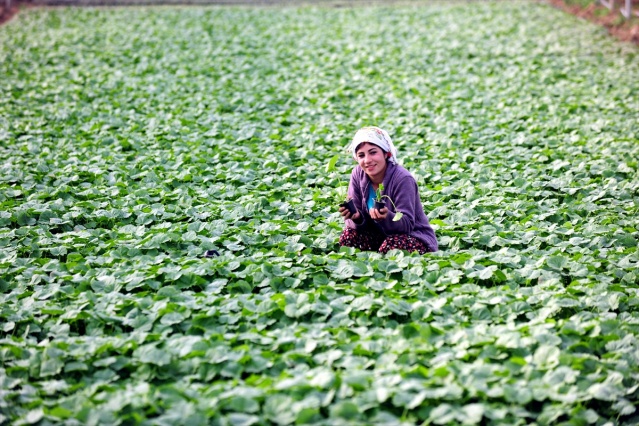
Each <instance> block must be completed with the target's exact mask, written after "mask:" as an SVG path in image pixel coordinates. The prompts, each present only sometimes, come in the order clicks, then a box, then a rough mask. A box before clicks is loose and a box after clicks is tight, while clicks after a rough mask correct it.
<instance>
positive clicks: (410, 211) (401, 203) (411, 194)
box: [378, 176, 419, 235]
mask: <svg viewBox="0 0 639 426" xmlns="http://www.w3.org/2000/svg"><path fill="white" fill-rule="evenodd" d="M394 189H395V190H394V191H392V193H389V194H387V195H388V196H389V197H390V199H391V200H393V203H395V209H393V205H392V203H391V202H389V201H388V199H386V206H387V207H388V216H386V219H385V220H383V221H381V222H378V225H379V226H380V228H382V231H384V233H385V234H386V235H393V234H410V233H411V232H412V231H413V228H414V226H415V217H416V214H417V212H416V208H417V200H419V194H418V192H417V191H418V189H417V182H415V179H413V177H412V176H407V177H405V178H403V179H402V180H401V181H399V182H398V184H397V185H396V187H395V188H394ZM397 211H400V212H402V218H401V219H399V220H398V221H397V222H393V219H394V218H395V215H396V212H397Z"/></svg>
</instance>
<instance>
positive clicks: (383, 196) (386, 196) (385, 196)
mask: <svg viewBox="0 0 639 426" xmlns="http://www.w3.org/2000/svg"><path fill="white" fill-rule="evenodd" d="M382 198H388V201H390V202H391V204H392V205H393V208H394V209H395V211H396V212H399V210H397V207H396V206H395V203H393V200H391V197H389V196H388V195H382ZM379 201H382V200H381V199H380V200H379Z"/></svg>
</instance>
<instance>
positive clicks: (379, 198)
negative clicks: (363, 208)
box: [373, 183, 404, 222]
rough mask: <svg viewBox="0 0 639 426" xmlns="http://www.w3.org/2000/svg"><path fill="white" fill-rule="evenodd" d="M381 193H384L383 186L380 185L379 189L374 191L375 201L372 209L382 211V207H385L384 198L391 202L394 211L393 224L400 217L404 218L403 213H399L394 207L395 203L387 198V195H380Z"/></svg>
mask: <svg viewBox="0 0 639 426" xmlns="http://www.w3.org/2000/svg"><path fill="white" fill-rule="evenodd" d="M383 191H384V184H383V183H380V184H379V187H378V188H377V190H376V191H375V199H374V201H375V205H374V206H373V207H374V208H376V209H377V210H381V209H383V208H384V207H386V203H385V202H384V198H388V201H390V202H391V204H392V205H393V208H394V209H395V217H394V218H393V222H397V221H398V220H400V219H401V218H402V216H404V213H402V212H401V211H399V209H398V208H397V207H396V206H395V203H394V202H393V200H392V199H391V197H389V196H388V195H382V192H383Z"/></svg>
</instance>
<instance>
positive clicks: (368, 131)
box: [348, 126, 397, 164]
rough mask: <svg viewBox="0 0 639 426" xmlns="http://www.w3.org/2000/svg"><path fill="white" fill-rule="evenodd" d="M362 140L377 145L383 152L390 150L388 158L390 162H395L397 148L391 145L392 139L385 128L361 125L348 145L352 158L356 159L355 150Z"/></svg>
mask: <svg viewBox="0 0 639 426" xmlns="http://www.w3.org/2000/svg"><path fill="white" fill-rule="evenodd" d="M364 142H368V143H372V144H373V145H377V146H378V147H380V148H381V149H383V150H384V151H385V152H390V153H391V157H390V158H389V159H388V161H390V162H391V163H394V164H397V148H395V145H393V140H392V139H391V138H390V136H389V135H388V133H387V132H386V130H382V129H380V128H379V127H374V126H370V127H362V128H361V129H359V130H358V131H357V133H355V137H354V138H353V141H352V142H351V144H350V145H349V146H348V150H349V151H351V153H352V154H353V158H354V159H355V160H357V155H356V152H355V150H356V149H357V146H358V145H359V144H362V143H364Z"/></svg>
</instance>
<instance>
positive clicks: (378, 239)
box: [339, 127, 438, 254]
mask: <svg viewBox="0 0 639 426" xmlns="http://www.w3.org/2000/svg"><path fill="white" fill-rule="evenodd" d="M349 151H351V152H352V154H353V158H354V159H355V160H356V161H357V164H358V165H357V166H355V168H354V169H353V172H352V173H351V181H350V184H349V186H348V196H349V197H350V198H351V199H352V200H353V203H354V204H355V208H356V212H355V213H351V212H350V211H349V210H348V209H346V208H344V207H340V209H339V212H340V214H341V215H342V217H343V218H344V221H345V223H346V228H345V229H344V231H343V232H342V235H341V236H340V240H339V242H340V245H342V246H348V247H355V248H359V249H361V250H367V251H379V252H380V253H387V252H388V251H389V250H392V249H399V250H407V251H411V252H412V251H417V252H419V253H420V254H424V253H426V252H434V251H437V248H438V244H437V238H436V237H435V232H434V231H433V228H432V227H431V226H430V223H429V222H428V217H427V216H426V214H425V213H424V208H423V206H422V203H421V200H420V198H419V191H418V189H417V183H416V182H415V179H414V178H413V176H412V175H411V174H410V173H409V172H408V171H407V170H406V169H404V168H403V167H402V166H400V165H399V164H397V149H396V148H395V146H394V145H393V141H392V139H391V138H390V136H389V135H388V133H387V132H386V131H384V130H382V129H380V128H378V127H364V128H362V129H360V130H358V131H357V133H356V134H355V137H354V138H353V141H352V142H351V144H350V146H349ZM385 199H388V200H389V201H390V204H391V205H390V206H385V205H383V206H382V204H379V203H383V202H384V200H385Z"/></svg>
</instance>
